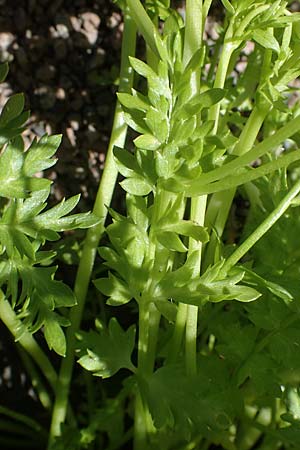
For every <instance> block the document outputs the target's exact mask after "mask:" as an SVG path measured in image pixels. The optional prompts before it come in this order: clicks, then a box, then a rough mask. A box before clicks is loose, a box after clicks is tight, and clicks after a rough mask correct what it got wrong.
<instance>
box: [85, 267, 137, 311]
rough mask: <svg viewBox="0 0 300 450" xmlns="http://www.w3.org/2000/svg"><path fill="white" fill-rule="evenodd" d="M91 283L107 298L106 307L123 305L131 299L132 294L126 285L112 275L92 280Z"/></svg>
mask: <svg viewBox="0 0 300 450" xmlns="http://www.w3.org/2000/svg"><path fill="white" fill-rule="evenodd" d="M93 283H94V285H95V286H96V288H97V289H99V291H100V292H102V293H103V294H105V295H106V296H107V297H109V299H108V300H107V304H108V305H111V306H119V305H125V304H126V303H128V302H130V300H131V299H132V294H131V292H130V290H129V288H128V286H127V284H126V283H125V282H124V281H122V280H121V279H120V278H117V277H115V276H114V275H113V274H112V273H109V274H108V278H99V279H98V280H94V282H93Z"/></svg>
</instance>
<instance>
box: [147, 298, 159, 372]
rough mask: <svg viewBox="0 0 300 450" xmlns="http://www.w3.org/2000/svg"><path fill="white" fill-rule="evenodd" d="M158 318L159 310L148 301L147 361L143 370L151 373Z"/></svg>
mask: <svg viewBox="0 0 300 450" xmlns="http://www.w3.org/2000/svg"><path fill="white" fill-rule="evenodd" d="M160 318H161V314H160V312H159V311H158V310H157V308H156V306H155V305H154V303H150V305H149V319H148V320H149V331H148V348H147V361H146V368H145V370H146V371H147V372H148V373H152V372H153V369H154V364H155V356H156V346H157V340H158V331H159V324H160Z"/></svg>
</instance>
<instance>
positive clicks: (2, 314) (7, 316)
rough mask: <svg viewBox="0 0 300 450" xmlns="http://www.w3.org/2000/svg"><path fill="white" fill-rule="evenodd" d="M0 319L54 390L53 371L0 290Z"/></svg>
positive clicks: (54, 377) (54, 373) (55, 378)
mask: <svg viewBox="0 0 300 450" xmlns="http://www.w3.org/2000/svg"><path fill="white" fill-rule="evenodd" d="M0 319H1V320H2V322H3V323H4V324H5V325H6V327H7V328H8V329H9V331H10V332H11V334H12V335H13V336H14V337H15V338H16V339H17V340H18V342H19V344H20V345H21V346H22V347H23V348H24V349H25V350H26V352H27V353H28V354H29V355H30V356H31V358H32V359H33V360H34V361H35V363H36V364H37V365H38V367H39V368H40V369H41V370H42V373H43V375H44V376H45V378H46V379H47V380H48V382H49V384H50V386H51V387H52V389H53V390H55V387H56V382H57V375H56V372H55V370H54V369H53V367H52V365H51V363H50V361H49V359H48V358H47V356H46V355H45V353H44V352H43V351H42V349H41V348H40V346H39V345H38V344H37V342H36V341H35V339H34V338H33V337H32V335H31V334H30V333H29V331H27V330H26V328H25V327H24V325H23V324H22V322H21V321H20V320H19V319H18V318H17V316H16V314H15V312H14V310H13V309H12V307H11V306H10V303H9V302H8V301H7V300H6V299H5V296H4V294H3V292H2V290H0ZM19 336H21V337H19Z"/></svg>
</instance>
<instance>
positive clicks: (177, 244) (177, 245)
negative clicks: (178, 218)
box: [156, 231, 187, 252]
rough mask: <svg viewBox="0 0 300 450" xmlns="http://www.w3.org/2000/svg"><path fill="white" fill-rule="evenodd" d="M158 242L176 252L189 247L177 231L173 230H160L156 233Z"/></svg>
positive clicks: (183, 250)
mask: <svg viewBox="0 0 300 450" xmlns="http://www.w3.org/2000/svg"><path fill="white" fill-rule="evenodd" d="M156 237H157V240H158V242H159V243H160V244H161V245H162V246H163V247H165V248H167V249H168V250H173V251H174V252H186V251H187V248H186V246H185V245H184V244H183V242H182V241H181V240H180V238H179V236H178V234H177V233H174V232H171V231H160V232H158V233H157V235H156Z"/></svg>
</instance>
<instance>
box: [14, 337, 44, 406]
mask: <svg viewBox="0 0 300 450" xmlns="http://www.w3.org/2000/svg"><path fill="white" fill-rule="evenodd" d="M17 350H18V352H19V355H20V358H21V360H22V362H23V364H24V367H25V369H26V371H27V373H28V374H29V376H30V378H31V384H32V386H33V387H34V389H35V392H36V393H37V396H38V398H39V400H40V402H41V404H42V405H43V407H44V408H45V409H47V410H49V409H51V407H52V400H51V398H50V396H49V393H48V391H47V389H46V387H45V385H44V382H43V381H42V379H41V377H40V374H39V373H38V371H37V369H36V367H35V365H34V364H33V362H32V360H31V359H30V357H29V356H28V354H27V353H26V352H25V350H24V349H23V348H22V347H21V346H20V345H17Z"/></svg>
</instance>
